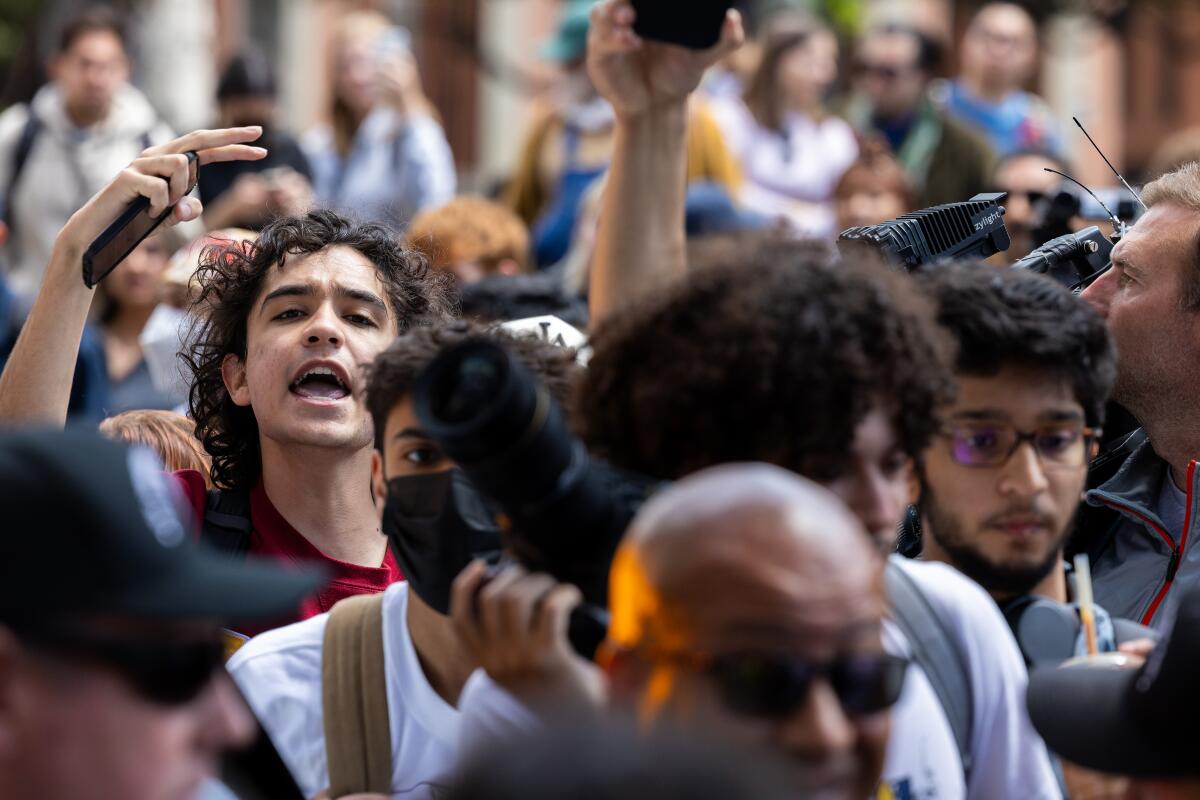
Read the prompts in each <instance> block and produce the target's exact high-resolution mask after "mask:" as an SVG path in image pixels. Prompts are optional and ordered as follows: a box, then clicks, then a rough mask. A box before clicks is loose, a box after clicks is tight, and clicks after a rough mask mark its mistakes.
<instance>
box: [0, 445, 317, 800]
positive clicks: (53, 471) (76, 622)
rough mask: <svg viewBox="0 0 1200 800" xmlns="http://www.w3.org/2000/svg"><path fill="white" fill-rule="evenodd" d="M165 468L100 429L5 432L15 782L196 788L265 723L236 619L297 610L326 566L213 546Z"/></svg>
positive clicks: (141, 790)
mask: <svg viewBox="0 0 1200 800" xmlns="http://www.w3.org/2000/svg"><path fill="white" fill-rule="evenodd" d="M161 470H162V467H161V465H159V463H158V462H157V460H156V459H155V458H154V457H153V456H152V455H151V454H150V452H149V451H147V450H141V449H134V450H127V449H126V448H124V447H122V446H121V445H119V444H117V443H115V442H109V441H107V440H104V439H102V438H100V437H99V436H98V435H96V434H92V433H82V432H65V433H64V432H49V431H20V432H12V433H4V434H0V517H3V519H4V529H3V530H4V536H3V537H0V797H4V798H5V800H24V799H25V798H28V799H29V800H34V799H36V800H59V798H62V799H63V800H74V799H75V798H83V797H86V798H92V799H93V800H107V799H108V798H112V800H175V798H185V797H193V796H195V795H196V794H197V792H198V791H200V790H201V787H202V786H203V785H204V783H205V781H206V779H207V778H209V777H210V776H211V775H212V773H213V772H214V770H215V767H216V763H217V759H218V757H219V756H220V754H221V753H222V751H224V750H226V749H228V748H231V747H236V746H239V745H245V744H248V743H249V741H250V740H251V738H252V737H253V735H254V733H255V730H256V727H255V724H254V719H253V717H252V716H251V715H250V712H249V711H248V710H247V709H246V707H245V706H244V705H243V704H242V701H241V699H240V697H239V696H238V694H237V691H236V690H235V688H234V685H233V683H232V681H230V679H229V677H228V676H227V675H226V674H225V672H224V670H223V669H222V664H223V662H224V647H223V640H222V634H221V626H222V625H223V624H226V623H228V622H230V621H234V620H250V619H253V620H264V621H270V620H272V619H276V618H279V617H285V616H287V615H288V614H289V613H293V612H294V611H295V609H296V607H297V606H298V605H299V603H300V600H301V599H302V598H303V597H304V595H306V594H307V593H308V592H310V591H311V590H313V589H314V588H316V584H317V579H316V576H315V575H313V574H312V573H310V572H296V571H291V572H287V571H283V570H280V569H276V568H273V567H267V566H261V565H258V564H256V563H254V562H253V561H251V560H244V561H239V562H235V561H233V560H231V559H228V558H224V557H222V556H220V555H218V554H216V553H214V552H210V551H208V550H206V549H204V548H203V546H202V545H199V544H197V543H196V542H195V541H194V540H193V539H194V537H193V534H192V532H191V531H189V530H188V529H187V527H186V525H185V520H186V519H187V517H188V515H187V514H185V513H182V512H181V511H180V509H179V508H178V507H177V505H176V502H175V499H176V498H175V497H174V496H173V491H174V486H173V485H172V484H171V483H170V482H169V479H168V478H166V477H165V476H164V475H163V474H162V472H161ZM179 500H180V502H182V498H179Z"/></svg>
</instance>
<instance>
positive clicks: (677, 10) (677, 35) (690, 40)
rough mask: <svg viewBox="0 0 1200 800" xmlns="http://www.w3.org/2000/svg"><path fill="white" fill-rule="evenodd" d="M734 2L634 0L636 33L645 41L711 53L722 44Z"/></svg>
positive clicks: (719, 0)
mask: <svg viewBox="0 0 1200 800" xmlns="http://www.w3.org/2000/svg"><path fill="white" fill-rule="evenodd" d="M733 3H734V0H686V2H682V1H681V0H633V10H634V12H636V14H637V18H636V19H635V20H634V23H633V31H634V33H636V34H637V35H638V36H640V37H642V38H643V39H652V40H654V41H656V42H667V43H669V44H677V45H682V46H683V47H690V48H691V49H693V50H707V49H708V48H710V47H712V46H713V45H715V44H716V43H717V42H719V41H720V40H721V28H722V27H723V26H724V25H725V15H726V13H728V11H729V9H730V8H732V7H733Z"/></svg>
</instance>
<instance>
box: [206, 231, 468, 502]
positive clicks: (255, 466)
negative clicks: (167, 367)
mask: <svg viewBox="0 0 1200 800" xmlns="http://www.w3.org/2000/svg"><path fill="white" fill-rule="evenodd" d="M336 245H340V246H344V247H352V248H354V249H355V250H357V251H358V252H359V253H361V254H362V255H363V256H364V257H366V258H367V260H369V261H370V262H371V263H372V264H374V265H375V268H376V270H377V272H378V274H379V279H380V280H381V281H382V282H383V284H384V286H385V287H386V290H387V303H388V306H389V310H390V312H391V314H392V316H393V318H394V319H395V320H396V326H397V329H398V330H399V331H400V332H404V331H407V330H408V329H410V328H411V327H413V326H414V325H419V324H422V323H426V322H428V321H430V320H433V319H438V318H442V317H445V316H446V315H447V314H448V313H449V312H450V311H451V310H452V309H453V303H452V301H451V299H450V298H451V289H450V279H449V278H447V277H446V276H444V275H442V274H440V273H430V272H429V271H428V269H427V268H426V264H425V261H424V259H423V258H421V257H420V256H419V255H417V254H416V253H414V252H412V251H410V250H407V249H406V248H405V247H404V246H403V245H402V244H401V243H400V241H399V239H397V237H396V236H395V235H394V234H393V233H392V232H391V231H389V230H388V229H387V228H385V227H383V226H382V225H375V224H356V223H354V222H352V221H351V220H349V219H347V218H345V217H343V216H341V215H339V214H337V213H335V212H333V211H325V210H322V211H310V212H309V213H308V214H305V215H303V216H298V217H282V218H280V219H277V220H275V221H273V222H271V223H270V224H269V225H267V226H266V227H265V228H263V230H262V232H261V233H260V234H259V235H258V239H256V240H255V241H254V242H253V243H252V244H243V243H240V242H237V243H235V242H230V243H226V244H216V245H211V246H209V247H207V248H206V249H205V250H204V251H203V253H202V254H201V257H200V268H199V270H198V271H197V272H196V279H197V280H198V282H199V285H200V291H199V294H198V296H197V297H196V299H195V301H194V310H195V312H196V314H195V316H196V324H195V327H194V328H193V331H192V335H191V338H190V341H191V344H190V345H189V346H188V348H187V349H186V351H185V352H184V354H183V356H184V361H185V362H186V364H187V367H188V369H189V370H190V372H191V379H192V380H191V391H190V394H189V398H188V399H189V407H190V411H191V417H192V419H194V420H195V422H196V436H197V438H199V439H200V441H202V442H203V443H204V449H205V450H207V451H208V453H209V455H211V456H212V479H213V484H214V485H216V486H218V487H220V488H222V489H230V490H242V489H246V488H249V487H250V485H251V484H253V482H254V481H255V480H256V479H257V478H258V476H259V473H260V472H261V470H262V454H261V452H260V450H259V441H258V421H257V420H256V419H255V417H254V411H253V410H252V409H250V408H243V407H240V406H238V405H235V404H234V402H233V400H232V399H231V398H230V397H229V392H228V391H227V390H226V388H225V381H224V379H223V378H222V376H221V364H222V362H223V361H224V360H225V357H226V356H227V355H229V354H231V353H232V354H234V355H237V356H239V357H242V358H245V356H246V323H247V319H248V318H249V316H250V311H251V309H252V308H253V307H254V303H255V301H256V300H257V299H258V297H259V295H260V294H261V292H262V286H263V282H264V280H265V279H266V276H267V274H268V272H269V270H270V269H271V268H272V267H274V268H276V269H283V268H284V266H285V264H286V262H287V258H288V257H289V256H300V255H305V254H309V253H316V252H319V251H321V250H324V249H325V248H327V247H333V246H336Z"/></svg>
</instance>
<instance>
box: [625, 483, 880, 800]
mask: <svg viewBox="0 0 1200 800" xmlns="http://www.w3.org/2000/svg"><path fill="white" fill-rule="evenodd" d="M882 563H883V562H882V559H881V558H880V556H879V555H878V551H877V550H876V548H875V547H874V545H873V543H872V541H871V539H870V538H869V536H868V535H867V533H866V532H865V531H864V530H863V528H862V525H861V524H860V523H859V522H858V520H857V519H856V518H855V517H854V516H853V515H852V514H851V513H850V512H849V511H848V510H847V509H846V508H845V506H843V505H842V503H841V501H839V500H838V499H837V497H836V496H834V495H833V494H832V493H831V492H829V491H828V490H826V489H824V488H822V487H820V486H818V485H817V484H815V483H812V482H811V481H809V480H807V479H805V478H801V477H799V476H797V475H795V474H793V473H790V472H786V471H784V470H782V469H779V468H776V467H771V466H766V465H749V464H747V465H729V466H721V467H715V468H713V469H709V470H705V471H703V472H699V473H696V474H695V475H693V476H691V477H689V478H686V479H684V480H682V481H680V482H678V483H676V484H674V485H672V486H671V487H669V488H667V489H665V490H664V491H662V492H661V493H659V494H658V495H657V496H655V497H654V498H653V499H652V500H651V501H650V502H649V503H647V504H646V505H645V506H644V507H643V508H642V510H641V512H640V513H639V514H638V516H637V518H636V519H635V520H634V523H633V526H632V527H631V529H630V532H629V534H628V535H627V536H626V539H625V541H624V542H623V543H622V546H621V550H620V552H619V553H618V554H617V558H616V560H615V561H614V563H613V569H612V582H611V591H610V596H609V600H610V606H611V610H612V625H611V626H610V629H609V643H608V644H609V647H610V650H615V651H617V652H620V653H624V654H626V661H625V662H624V666H623V667H621V668H618V669H617V670H614V686H615V688H616V691H617V693H618V694H619V695H623V696H624V697H625V699H626V700H628V701H630V702H632V703H633V704H635V705H636V706H637V708H638V710H639V711H640V713H641V714H642V716H643V718H644V719H657V718H660V717H665V718H670V719H672V720H673V721H675V722H681V723H684V724H689V723H696V724H704V725H706V726H709V727H710V728H711V729H715V730H718V731H720V730H726V731H728V732H729V733H731V734H733V735H735V736H737V737H738V738H741V739H747V738H749V739H750V740H751V741H759V742H761V743H762V744H764V745H766V746H768V747H770V748H771V749H774V750H776V751H781V752H782V753H783V754H784V755H785V756H787V757H790V758H791V759H792V760H793V762H794V763H796V764H798V765H800V766H801V768H802V772H803V774H804V775H805V776H808V777H809V778H811V776H812V775H813V774H814V773H820V774H821V775H822V777H821V779H820V782H825V781H826V779H828V780H830V781H833V782H834V783H839V784H841V783H844V784H845V785H846V786H847V787H848V790H849V793H848V794H847V796H866V795H867V794H869V793H870V788H871V786H873V785H874V781H875V780H877V779H878V775H879V770H880V769H881V768H882V759H883V750H884V744H885V743H886V737H887V718H886V714H883V713H881V711H882V710H881V709H875V710H874V711H873V712H872V713H861V711H860V712H855V713H847V712H845V711H844V710H843V708H842V706H841V704H840V703H841V701H840V700H839V699H838V697H837V696H836V695H835V693H834V691H833V689H832V684H831V683H829V682H828V680H827V677H828V676H827V675H826V676H825V678H826V680H817V679H814V680H813V682H812V683H811V686H810V687H809V689H808V691H807V692H806V694H805V695H804V696H803V697H802V698H801V699H800V700H797V702H798V703H799V705H797V706H796V707H795V708H788V707H787V706H786V705H785V704H786V700H784V699H783V698H782V697H781V698H779V702H780V706H781V708H782V709H783V710H784V714H783V715H782V717H777V718H775V719H767V720H764V719H760V718H757V717H755V715H754V714H753V713H749V714H748V713H747V712H746V710H745V709H744V708H742V709H739V708H736V707H735V708H730V704H729V701H730V698H729V697H728V691H729V687H728V685H726V684H722V678H721V676H720V675H716V674H715V673H713V672H712V671H706V670H705V668H702V667H699V666H698V665H700V664H712V663H719V662H722V660H723V659H724V660H727V661H732V662H733V663H736V664H742V665H743V666H744V665H746V664H762V663H780V660H781V659H782V661H783V662H784V663H793V664H801V665H810V666H819V667H820V669H819V670H818V671H819V672H820V671H821V669H824V668H826V667H829V665H835V664H843V663H846V659H867V660H871V659H876V660H878V658H879V657H880V656H882V645H881V643H880V624H881V619H882V616H883V610H884V597H883V589H882ZM630 654H632V655H630ZM884 658H886V656H884ZM738 659H742V660H741V661H738ZM746 659H749V660H748V661H747V660H746ZM631 662H632V663H633V664H634V666H633V667H629V666H628V665H629V663H631ZM681 665H691V666H690V667H682V668H681ZM796 668H797V669H801V670H803V669H807V668H808V667H803V666H801V667H796ZM829 668H833V667H829ZM622 669H623V670H624V671H623V672H622ZM746 669H748V670H749V672H748V673H747V674H746V675H739V676H737V678H738V679H739V680H746V681H749V685H748V686H746V687H745V688H747V690H749V691H753V690H756V689H763V688H769V687H764V686H761V685H760V686H755V685H754V681H755V680H758V679H759V678H758V677H756V675H755V674H752V673H754V672H755V669H757V667H755V668H751V667H746ZM726 677H728V676H726ZM762 680H764V681H769V679H768V678H765V677H763V678H762ZM735 706H736V703H735ZM831 720H832V721H833V723H836V724H833V723H831V722H830V721H831ZM818 721H819V722H818ZM806 780H807V779H806ZM806 785H808V784H807V783H806Z"/></svg>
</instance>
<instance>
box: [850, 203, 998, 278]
mask: <svg viewBox="0 0 1200 800" xmlns="http://www.w3.org/2000/svg"><path fill="white" fill-rule="evenodd" d="M1004 197H1005V195H1004V193H1003V192H998V193H989V194H977V195H975V196H974V197H972V198H971V199H970V200H967V201H966V202H963V203H947V204H945V205H940V206H933V207H932V208H924V209H921V210H920V211H914V212H912V213H911V214H904V215H903V216H901V217H898V218H897V219H893V220H889V221H887V222H881V223H879V224H878V225H869V226H866V227H860V228H849V229H847V230H845V231H842V234H841V236H839V237H838V243H839V245H840V246H841V247H842V249H843V252H845V251H846V250H847V249H850V248H853V247H855V246H860V245H866V246H869V247H870V248H872V249H874V250H876V251H878V252H882V253H883V254H884V255H885V256H886V257H887V258H889V259H890V260H892V261H895V262H897V263H898V264H899V265H900V266H902V267H903V268H904V269H905V270H906V271H910V272H911V271H912V270H914V269H916V268H918V267H920V266H921V265H922V264H929V263H933V262H937V261H944V260H947V259H952V258H987V257H988V256H992V255H995V254H996V253H1000V252H1003V251H1005V250H1007V249H1008V246H1009V238H1008V229H1006V228H1005V227H1004V209H1003V208H1002V207H1001V205H1000V201H1002V200H1003V199H1004Z"/></svg>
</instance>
